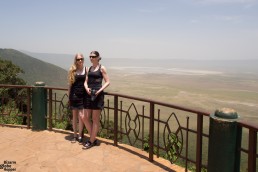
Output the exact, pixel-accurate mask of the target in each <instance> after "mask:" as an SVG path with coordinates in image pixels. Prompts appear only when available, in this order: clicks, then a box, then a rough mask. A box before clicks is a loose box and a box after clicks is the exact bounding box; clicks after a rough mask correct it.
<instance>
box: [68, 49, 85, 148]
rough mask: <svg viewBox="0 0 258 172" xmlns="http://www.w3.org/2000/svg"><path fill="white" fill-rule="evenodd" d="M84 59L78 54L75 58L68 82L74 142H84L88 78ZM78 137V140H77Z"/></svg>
mask: <svg viewBox="0 0 258 172" xmlns="http://www.w3.org/2000/svg"><path fill="white" fill-rule="evenodd" d="M83 63H84V57H83V55H82V54H79V53H78V54H76V55H75V57H74V63H73V65H72V66H71V68H70V69H69V72H68V80H69V88H68V95H69V104H70V108H71V110H72V114H73V132H74V137H73V140H72V142H73V143H74V142H76V140H78V141H79V142H80V143H81V142H82V131H83V127H84V126H83V121H82V118H83V115H84V113H83V110H84V108H83V107H84V103H83V102H84V98H85V95H86V91H85V88H84V82H85V78H86V73H87V70H86V67H84V65H83ZM78 118H79V137H78V136H77V121H78ZM77 137H78V138H77Z"/></svg>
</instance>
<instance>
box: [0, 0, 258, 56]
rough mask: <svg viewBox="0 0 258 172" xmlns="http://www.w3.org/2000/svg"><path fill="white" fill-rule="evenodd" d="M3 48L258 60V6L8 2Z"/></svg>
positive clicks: (1, 11)
mask: <svg viewBox="0 0 258 172" xmlns="http://www.w3.org/2000/svg"><path fill="white" fill-rule="evenodd" d="M0 48H13V49H17V50H26V51H30V52H39V53H61V54H75V53H77V52H82V53H83V54H85V56H86V55H88V54H89V53H90V51H92V50H98V51H99V52H100V54H101V55H102V56H104V57H110V58H111V57H112V58H181V59H258V0H94V1H93V0H41V1H39V0H0Z"/></svg>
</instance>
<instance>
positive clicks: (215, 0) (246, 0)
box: [193, 0, 258, 5]
mask: <svg viewBox="0 0 258 172" xmlns="http://www.w3.org/2000/svg"><path fill="white" fill-rule="evenodd" d="M193 1H195V2H198V3H203V4H248V5H249V4H253V3H257V2H258V0H193Z"/></svg>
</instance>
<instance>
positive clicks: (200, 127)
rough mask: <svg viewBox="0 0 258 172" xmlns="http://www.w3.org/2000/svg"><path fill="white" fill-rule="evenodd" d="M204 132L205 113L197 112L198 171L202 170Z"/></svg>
mask: <svg viewBox="0 0 258 172" xmlns="http://www.w3.org/2000/svg"><path fill="white" fill-rule="evenodd" d="M202 133H203V115H202V114H197V141H196V142H197V143H196V171H197V172H201V170H202Z"/></svg>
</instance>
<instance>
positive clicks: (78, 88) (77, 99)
mask: <svg viewBox="0 0 258 172" xmlns="http://www.w3.org/2000/svg"><path fill="white" fill-rule="evenodd" d="M86 72H87V71H86V69H85V68H84V74H82V75H78V74H76V75H75V82H74V83H73V84H72V86H71V89H70V95H69V100H70V107H71V109H83V107H84V106H83V105H84V98H85V95H86V90H85V88H84V82H85V78H86Z"/></svg>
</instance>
